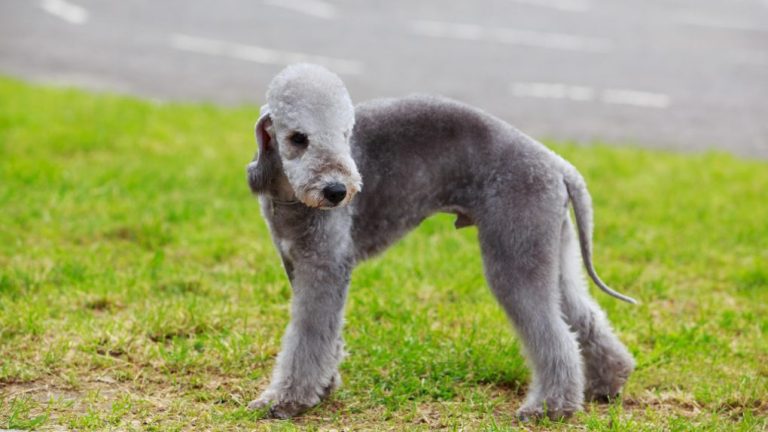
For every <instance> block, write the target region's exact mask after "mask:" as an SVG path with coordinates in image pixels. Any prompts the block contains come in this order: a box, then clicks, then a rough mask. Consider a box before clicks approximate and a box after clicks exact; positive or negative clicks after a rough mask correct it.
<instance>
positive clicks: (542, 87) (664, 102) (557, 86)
mask: <svg viewBox="0 0 768 432" xmlns="http://www.w3.org/2000/svg"><path fill="white" fill-rule="evenodd" d="M510 90H511V92H512V94H513V95H514V96H517V97H531V98H540V99H566V100H572V101H577V102H592V101H600V102H602V103H605V104H611V105H632V106H637V107H644V108H659V109H663V108H667V107H669V105H670V103H671V99H670V97H669V96H667V95H665V94H662V93H650V92H644V91H637V90H629V89H605V90H602V91H598V90H596V89H594V88H592V87H585V86H573V85H568V84H562V83H540V82H533V83H514V84H512V86H511V87H510Z"/></svg>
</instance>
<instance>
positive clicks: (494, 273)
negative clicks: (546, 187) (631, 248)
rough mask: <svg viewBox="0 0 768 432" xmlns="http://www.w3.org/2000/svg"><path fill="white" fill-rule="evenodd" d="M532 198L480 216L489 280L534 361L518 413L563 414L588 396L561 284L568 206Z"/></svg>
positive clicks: (524, 416)
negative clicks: (566, 318) (566, 317)
mask: <svg viewBox="0 0 768 432" xmlns="http://www.w3.org/2000/svg"><path fill="white" fill-rule="evenodd" d="M526 201H528V200H526ZM530 201H531V202H530V203H526V202H519V201H518V202H515V203H514V206H509V207H510V208H505V209H503V210H499V209H498V208H496V209H495V210H493V211H488V212H485V213H484V214H483V216H481V217H480V218H478V219H479V220H478V232H479V237H480V245H481V248H482V253H483V264H484V268H485V273H486V277H487V279H488V283H489V285H490V287H491V289H492V291H493V293H494V294H495V295H496V297H497V299H498V301H499V303H501V305H502V306H503V308H504V310H505V311H506V312H507V315H508V316H509V318H510V320H511V321H512V323H513V324H514V326H515V328H516V330H517V333H518V335H519V336H520V338H521V339H522V342H523V346H524V349H525V352H526V354H527V358H528V361H529V364H530V366H531V367H532V372H533V380H532V383H531V386H530V388H529V390H528V394H527V397H526V399H525V402H524V403H523V405H522V407H521V408H520V409H519V410H518V416H519V417H520V418H521V419H529V418H538V417H541V416H542V415H547V416H549V417H550V418H559V417H563V416H569V415H571V414H573V413H574V412H575V411H578V410H579V409H581V407H582V402H583V397H584V373H583V371H582V363H581V356H580V355H579V349H578V343H577V341H576V335H575V334H574V333H573V332H571V330H570V328H569V326H568V324H566V322H565V321H564V320H563V317H562V313H561V310H560V299H559V297H560V293H559V290H558V288H557V285H558V280H557V279H558V266H559V244H560V242H559V234H560V225H561V223H562V217H564V215H565V208H558V207H557V206H556V205H555V206H554V207H555V209H553V208H552V206H551V205H550V206H547V205H545V203H540V202H533V201H535V200H534V199H532V200H530ZM497 205H498V204H497ZM561 213H562V214H561Z"/></svg>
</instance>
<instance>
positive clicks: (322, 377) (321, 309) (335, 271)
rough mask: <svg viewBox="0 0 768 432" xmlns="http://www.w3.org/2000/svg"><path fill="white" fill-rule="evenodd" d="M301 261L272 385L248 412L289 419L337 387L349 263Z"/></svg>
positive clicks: (295, 271)
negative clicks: (265, 410) (266, 412)
mask: <svg viewBox="0 0 768 432" xmlns="http://www.w3.org/2000/svg"><path fill="white" fill-rule="evenodd" d="M337 253H338V252H337V251H336V253H334V254H333V255H336V259H330V260H329V259H328V258H329V257H328V256H327V255H324V254H322V255H324V256H322V257H318V254H311V256H307V255H305V256H304V257H302V258H299V259H297V260H294V261H293V263H292V267H293V271H292V274H293V276H292V278H291V279H292V280H291V285H292V287H293V299H292V302H291V322H290V324H289V325H288V328H287V330H286V332H285V335H284V336H283V347H282V350H281V352H280V354H279V355H278V356H277V363H276V365H275V368H274V371H273V373H272V381H271V383H270V385H269V387H268V388H267V390H266V391H265V392H264V393H263V394H262V395H261V397H259V399H257V400H255V401H253V402H251V403H250V404H249V408H251V409H259V408H266V407H269V414H270V415H271V416H273V417H277V418H289V417H293V416H295V415H297V414H300V413H302V412H303V411H306V410H307V409H309V408H311V407H312V406H314V405H317V404H318V403H319V402H320V400H321V399H322V398H323V397H325V396H327V395H328V394H329V393H330V392H331V391H332V390H333V389H334V388H335V387H337V386H338V385H339V384H340V377H339V373H338V365H339V362H340V361H341V359H342V357H343V355H344V344H343V341H342V339H341V327H342V322H343V309H344V302H345V299H346V294H347V288H348V286H349V276H350V272H351V267H352V265H351V258H350V259H347V258H344V257H339V255H337Z"/></svg>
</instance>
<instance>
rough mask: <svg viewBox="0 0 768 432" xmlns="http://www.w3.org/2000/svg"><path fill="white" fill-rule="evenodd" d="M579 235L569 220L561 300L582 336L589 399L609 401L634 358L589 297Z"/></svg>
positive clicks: (562, 257) (563, 247) (562, 262)
mask: <svg viewBox="0 0 768 432" xmlns="http://www.w3.org/2000/svg"><path fill="white" fill-rule="evenodd" d="M577 241H578V240H577V238H576V233H575V231H574V228H573V225H572V223H571V221H570V219H569V218H566V220H565V222H564V223H563V226H562V230H561V248H560V297H561V304H562V310H563V312H564V314H565V319H566V321H567V322H568V324H569V325H570V326H571V328H572V329H573V330H574V331H576V333H577V335H578V340H579V345H580V347H581V354H582V356H583V358H584V371H585V375H586V383H585V397H586V399H587V400H597V401H607V400H609V399H610V398H613V397H615V396H616V395H618V394H619V392H620V391H621V388H622V386H623V385H624V383H625V382H626V381H627V379H628V378H629V375H630V374H631V373H632V371H633V370H634V367H635V362H634V360H633V359H632V355H631V354H630V353H629V351H627V348H626V347H625V346H624V345H623V344H622V343H621V341H619V338H618V337H616V335H615V334H614V332H613V330H612V329H611V326H610V324H609V323H608V319H607V318H606V316H605V313H604V312H603V311H602V309H600V307H599V306H598V305H597V303H596V302H595V300H594V299H592V297H591V296H590V295H589V292H588V290H587V284H586V282H585V280H584V277H583V273H582V270H581V269H582V266H581V262H582V260H581V257H580V256H579V253H580V252H579V245H578V243H577Z"/></svg>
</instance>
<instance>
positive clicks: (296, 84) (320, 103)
mask: <svg viewBox="0 0 768 432" xmlns="http://www.w3.org/2000/svg"><path fill="white" fill-rule="evenodd" d="M267 103H268V104H269V109H270V112H271V113H272V115H273V116H274V117H275V118H277V119H280V121H284V122H288V123H293V122H296V123H299V122H301V123H302V125H303V126H304V127H307V126H310V127H311V126H312V125H307V124H306V123H307V120H308V119H311V118H312V117H314V116H318V114H320V115H321V117H323V118H320V119H318V120H320V121H321V122H322V123H323V125H322V127H323V128H327V127H329V126H337V127H340V128H342V129H350V128H351V127H352V125H353V124H354V117H355V112H354V107H353V106H352V101H351V99H350V97H349V93H348V92H347V88H346V87H345V86H344V83H343V82H342V81H341V79H340V78H339V77H338V76H337V75H336V74H334V73H333V72H331V71H329V70H328V69H326V68H324V67H322V66H318V65H314V64H308V63H299V64H295V65H291V66H288V67H286V68H285V69H283V70H282V71H281V72H280V73H279V74H277V76H275V78H274V79H272V82H271V83H270V84H269V88H268V89H267ZM310 113H311V115H309V114H310ZM318 126H320V125H318ZM308 132H311V131H308Z"/></svg>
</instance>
